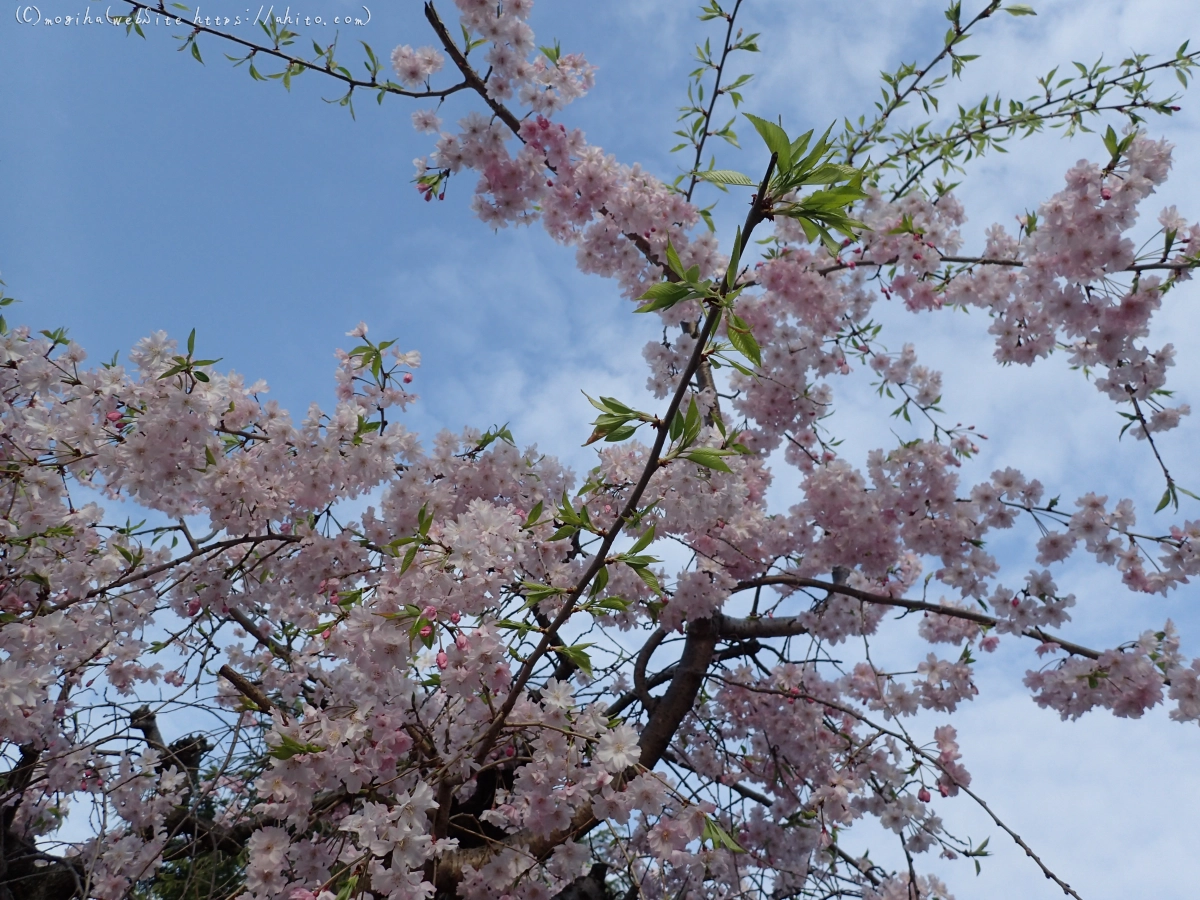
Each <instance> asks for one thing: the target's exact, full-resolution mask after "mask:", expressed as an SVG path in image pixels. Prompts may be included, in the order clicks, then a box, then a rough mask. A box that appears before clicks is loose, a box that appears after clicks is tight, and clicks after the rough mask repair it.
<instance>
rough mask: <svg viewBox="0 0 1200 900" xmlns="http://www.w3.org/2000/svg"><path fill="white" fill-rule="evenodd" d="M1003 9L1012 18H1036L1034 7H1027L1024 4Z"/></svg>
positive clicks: (1015, 4) (1016, 4)
mask: <svg viewBox="0 0 1200 900" xmlns="http://www.w3.org/2000/svg"><path fill="white" fill-rule="evenodd" d="M1002 9H1003V10H1004V11H1005V12H1006V13H1008V14H1009V15H1010V16H1036V15H1037V13H1036V12H1034V10H1033V7H1032V6H1027V5H1026V4H1024V3H1014V4H1013V5H1012V6H1005V7H1002Z"/></svg>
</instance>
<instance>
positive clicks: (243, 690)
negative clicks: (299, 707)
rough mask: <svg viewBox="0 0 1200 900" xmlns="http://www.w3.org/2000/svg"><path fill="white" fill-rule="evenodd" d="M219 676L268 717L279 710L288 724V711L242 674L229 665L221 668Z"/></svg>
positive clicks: (218, 672)
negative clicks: (272, 711)
mask: <svg viewBox="0 0 1200 900" xmlns="http://www.w3.org/2000/svg"><path fill="white" fill-rule="evenodd" d="M217 674H218V675H220V676H221V677H222V678H224V679H225V680H226V681H228V682H229V683H230V684H232V685H233V686H234V687H235V688H237V692H238V693H239V694H241V695H242V696H243V697H245V698H246V699H247V700H249V701H251V702H252V703H253V704H254V705H255V706H257V707H258V708H259V709H260V710H262V711H263V712H264V713H266V714H267V715H270V713H271V710H273V709H275V710H279V712H280V713H282V715H283V723H284V724H285V725H286V724H287V710H286V709H284V708H283V707H282V706H280V705H279V704H277V703H274V702H272V700H271V698H270V697H268V696H267V695H266V694H264V693H263V692H262V690H261V689H260V688H259V687H258V686H257V685H255V684H253V683H251V682H250V681H249V680H247V679H246V678H245V677H244V676H243V675H241V674H240V673H238V672H235V671H234V670H233V669H232V668H230V667H229V665H223V666H221V668H220V669H218V670H217Z"/></svg>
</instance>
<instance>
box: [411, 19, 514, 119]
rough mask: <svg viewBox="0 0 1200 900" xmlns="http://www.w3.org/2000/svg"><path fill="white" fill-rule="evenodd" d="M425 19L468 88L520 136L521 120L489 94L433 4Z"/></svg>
mask: <svg viewBox="0 0 1200 900" xmlns="http://www.w3.org/2000/svg"><path fill="white" fill-rule="evenodd" d="M425 18H426V19H428V20H429V24H430V25H431V26H432V27H433V30H434V31H435V32H436V33H437V36H438V39H439V40H441V42H442V47H444V48H445V50H446V53H447V54H449V56H450V59H452V60H453V61H454V65H455V67H457V69H458V71H459V72H460V73H461V74H462V77H463V79H464V83H465V84H466V86H467V87H469V88H470V89H471V90H473V91H474V92H475V93H477V94H478V95H479V96H480V97H482V98H483V102H484V103H486V104H487V105H488V107H489V108H490V109H491V110H492V112H493V113H495V115H496V118H498V119H499V120H500V121H501V122H503V123H504V124H505V125H507V126H508V128H509V130H510V131H511V132H512V133H513V134H514V135H517V136H520V132H521V122H520V120H519V119H518V118H517V117H516V116H515V115H513V113H512V111H511V110H509V108H508V107H506V106H505V105H504V104H503V103H501V102H500V101H498V100H496V99H495V98H493V97H492V96H491V94H489V93H488V89H487V85H486V84H484V81H483V79H482V78H480V77H479V73H478V72H476V71H475V69H474V67H473V66H472V65H471V64H470V63H469V62H467V58H466V57H465V56H464V55H463V52H462V51H461V50H459V49H458V44H456V43H454V38H452V37H451V36H450V32H449V31H447V30H446V26H445V24H444V23H443V22H442V19H441V17H440V16H439V15H438V13H437V10H436V9H434V8H433V4H432V3H426V4H425Z"/></svg>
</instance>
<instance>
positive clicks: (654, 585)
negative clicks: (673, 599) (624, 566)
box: [630, 566, 663, 597]
mask: <svg viewBox="0 0 1200 900" xmlns="http://www.w3.org/2000/svg"><path fill="white" fill-rule="evenodd" d="M630 568H633V567H632V566H631V567H630ZM633 571H634V572H636V573H637V576H638V578H640V579H642V581H644V582H646V586H647V587H649V588H650V590H652V591H654V593H656V594H658V595H659V596H660V597H661V596H662V593H663V589H662V585H661V584H659V583H658V578H657V577H656V576H655V574H654V573H653V572H651V571H650V570H649V569H647V568H646V567H645V566H638V567H637V568H633Z"/></svg>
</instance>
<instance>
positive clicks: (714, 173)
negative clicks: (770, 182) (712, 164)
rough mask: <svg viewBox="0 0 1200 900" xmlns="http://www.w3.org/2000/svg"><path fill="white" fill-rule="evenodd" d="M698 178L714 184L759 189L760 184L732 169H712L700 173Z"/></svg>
mask: <svg viewBox="0 0 1200 900" xmlns="http://www.w3.org/2000/svg"><path fill="white" fill-rule="evenodd" d="M697 174H698V176H699V177H700V179H701V180H703V181H709V182H712V183H713V184H732V185H736V186H738V187H758V182H756V181H754V180H753V179H751V177H750V176H749V175H743V174H742V173H741V172H735V171H733V170H732V169H710V170H709V171H707V172H698V173H697Z"/></svg>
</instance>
